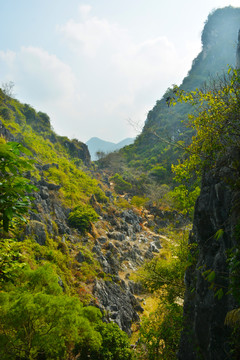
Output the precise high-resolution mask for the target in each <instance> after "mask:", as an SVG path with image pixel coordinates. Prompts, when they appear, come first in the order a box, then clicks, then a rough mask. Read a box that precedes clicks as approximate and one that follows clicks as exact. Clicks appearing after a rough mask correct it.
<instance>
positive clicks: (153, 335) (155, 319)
mask: <svg viewBox="0 0 240 360" xmlns="http://www.w3.org/2000/svg"><path fill="white" fill-rule="evenodd" d="M181 330H182V306H181V305H179V304H176V303H171V304H170V303H169V304H161V305H160V306H159V307H158V309H157V311H155V312H154V313H151V314H150V315H149V317H145V318H143V319H142V324H141V328H140V341H139V344H140V346H141V345H142V349H141V350H142V352H143V353H145V356H144V359H146V358H147V359H149V360H157V359H162V360H171V359H172V360H174V359H176V352H177V350H178V345H179V338H180V333H181Z"/></svg>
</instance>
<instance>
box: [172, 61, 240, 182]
mask: <svg viewBox="0 0 240 360" xmlns="http://www.w3.org/2000/svg"><path fill="white" fill-rule="evenodd" d="M239 83H240V70H236V69H231V68H229V70H228V76H224V77H223V78H222V79H218V81H213V82H212V83H211V84H210V85H209V86H208V87H206V88H205V89H203V90H199V89H196V90H195V91H191V92H185V91H183V90H178V91H175V94H176V96H177V97H176V99H172V103H173V105H174V104H176V102H180V103H182V102H186V103H190V104H191V105H192V106H193V108H194V113H193V114H192V115H188V123H187V126H188V127H190V128H192V130H193V134H194V135H193V137H192V139H191V142H190V144H185V152H186V154H185V158H184V160H183V161H181V162H179V164H178V165H175V166H173V171H174V172H175V180H177V181H178V182H180V183H182V184H183V183H184V184H187V185H188V186H189V185H193V184H196V181H197V180H199V179H200V178H201V175H202V173H203V171H205V170H207V169H210V168H213V167H214V166H215V165H216V161H217V159H219V158H222V157H223V156H224V155H225V154H226V153H227V152H228V151H229V149H230V148H233V147H238V148H239V146H240V142H239V140H240V127H239V122H240V121H239V113H240V87H239Z"/></svg>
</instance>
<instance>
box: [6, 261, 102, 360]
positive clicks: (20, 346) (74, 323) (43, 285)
mask: <svg viewBox="0 0 240 360" xmlns="http://www.w3.org/2000/svg"><path fill="white" fill-rule="evenodd" d="M20 275H21V276H20V278H19V283H18V286H10V287H9V289H8V292H5V291H2V292H1V293H0V324H1V325H0V355H1V359H3V360H10V359H11V360H14V359H16V360H17V359H29V360H33V359H38V358H39V356H43V357H44V358H45V359H49V360H50V359H59V358H61V359H67V358H68V356H69V355H70V354H72V351H73V348H74V344H76V343H77V344H78V347H79V348H81V346H80V344H82V347H83V345H84V346H86V344H88V345H89V347H90V348H91V349H93V350H96V349H98V348H99V347H100V345H101V336H100V334H99V333H98V332H97V331H96V330H95V329H94V327H95V325H96V324H97V323H98V322H99V321H100V319H101V314H100V311H99V310H98V309H96V308H93V307H89V308H87V309H85V308H83V306H82V304H81V303H80V302H79V300H78V299H77V298H73V297H68V296H66V295H64V294H63V292H62V289H61V287H60V286H59V284H58V277H57V276H56V274H55V273H54V272H53V270H52V268H51V267H49V266H44V267H42V268H40V269H37V270H30V269H29V268H26V269H25V270H24V269H23V271H22V273H21V274H20Z"/></svg>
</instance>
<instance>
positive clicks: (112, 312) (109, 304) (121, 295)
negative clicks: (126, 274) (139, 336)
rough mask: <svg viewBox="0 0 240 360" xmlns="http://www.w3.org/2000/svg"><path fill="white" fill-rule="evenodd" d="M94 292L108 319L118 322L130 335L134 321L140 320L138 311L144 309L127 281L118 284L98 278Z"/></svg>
mask: <svg viewBox="0 0 240 360" xmlns="http://www.w3.org/2000/svg"><path fill="white" fill-rule="evenodd" d="M93 294H94V296H96V298H97V300H98V302H99V307H100V309H102V310H105V311H107V315H106V317H107V319H106V320H108V321H114V322H116V323H117V324H118V326H119V327H120V329H122V330H124V331H126V333H128V334H129V335H130V334H131V330H130V329H131V325H132V323H133V322H136V321H139V316H138V314H137V311H143V309H142V307H141V305H140V304H139V302H138V300H137V299H136V298H135V296H134V295H133V294H132V292H131V291H130V289H129V288H128V287H127V285H126V284H125V282H124V281H123V280H121V281H120V284H117V283H114V282H112V281H103V280H96V282H95V286H94V289H93Z"/></svg>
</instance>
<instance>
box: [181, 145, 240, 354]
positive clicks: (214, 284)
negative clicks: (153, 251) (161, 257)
mask: <svg viewBox="0 0 240 360" xmlns="http://www.w3.org/2000/svg"><path fill="white" fill-rule="evenodd" d="M239 161H240V153H239V149H233V150H232V151H230V152H229V154H228V155H227V156H226V157H225V158H224V159H221V161H219V162H218V164H217V166H216V168H215V169H214V170H212V171H208V172H207V173H205V175H204V177H203V180H202V190H201V194H200V196H199V198H198V200H197V203H196V207H195V216H194V221H193V230H192V234H191V236H190V239H189V243H190V246H191V247H192V249H193V258H194V260H193V263H192V266H191V267H189V268H188V270H187V272H186V275H185V283H186V288H187V290H186V294H185V301H184V332H183V334H182V339H181V343H180V350H179V359H181V360H197V359H205V360H210V359H219V360H220V359H221V360H224V359H237V358H239V357H238V356H239V353H238V355H237V354H235V356H237V357H231V355H230V349H233V348H234V345H233V338H231V337H230V334H231V332H230V328H229V327H227V326H226V325H225V318H226V315H227V313H228V312H229V311H231V310H232V309H234V308H237V307H238V306H239V305H238V304H237V302H236V299H234V297H233V295H232V293H233V292H232V291H231V289H232V288H231V286H232V285H233V281H236V283H235V285H234V286H236V287H237V288H238V289H239V275H238V274H239V264H237V262H236V261H237V256H238V255H237V254H238V250H237V249H238V248H239V233H238V230H237V229H238V228H239V196H240V192H239V188H236V186H234V187H233V186H232V185H231V184H233V183H235V181H236V179H237V178H239ZM234 163H235V164H238V166H237V167H235V166H233V164H234ZM219 230H220V231H221V236H217V235H216V234H217V233H218V231H219ZM233 249H234V252H233V253H234V254H235V255H236V258H235V260H234V257H233V258H232V263H229V260H227V259H230V258H229V256H230V253H231V251H233ZM234 261H235V262H234ZM234 272H235V274H234ZM211 276H212V278H211ZM234 278H235V280H234ZM235 292H236V291H235ZM236 341H239V339H238V338H237V337H236Z"/></svg>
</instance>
